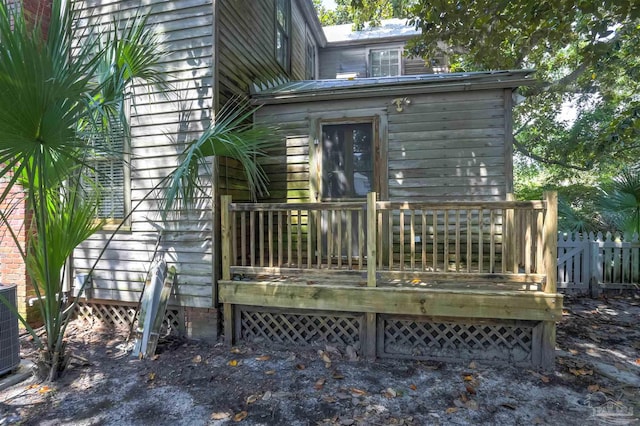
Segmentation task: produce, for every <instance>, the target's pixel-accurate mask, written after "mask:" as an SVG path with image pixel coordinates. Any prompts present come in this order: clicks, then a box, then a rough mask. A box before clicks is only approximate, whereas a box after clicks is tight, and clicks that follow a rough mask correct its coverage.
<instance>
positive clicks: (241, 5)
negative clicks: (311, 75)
mask: <svg viewBox="0 0 640 426" xmlns="http://www.w3.org/2000/svg"><path fill="white" fill-rule="evenodd" d="M216 3H217V7H216V16H217V23H218V25H217V38H218V49H217V70H218V73H217V82H218V87H219V90H220V100H219V104H220V105H223V104H224V102H225V101H226V100H227V99H229V98H231V97H233V96H238V95H240V96H246V95H248V94H249V91H250V89H251V87H252V84H273V82H277V81H283V80H284V81H286V80H303V79H304V76H305V75H304V74H305V61H306V44H305V43H306V35H307V33H308V32H309V31H310V29H309V27H308V24H307V23H306V21H305V18H304V16H303V14H302V11H301V10H300V7H299V5H298V2H297V1H291V35H290V42H291V70H290V71H289V70H285V69H283V68H282V66H280V64H278V62H277V60H276V56H275V0H264V1H253V0H236V1H218V2H216Z"/></svg>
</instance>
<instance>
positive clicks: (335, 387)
mask: <svg viewBox="0 0 640 426" xmlns="http://www.w3.org/2000/svg"><path fill="white" fill-rule="evenodd" d="M565 306H566V310H565V315H564V317H563V320H562V322H561V323H560V324H559V326H558V357H557V361H556V368H555V371H552V372H537V371H533V370H528V369H523V368H514V367H497V366H490V365H483V364H482V363H476V362H471V363H468V364H465V365H461V364H453V363H452V364H444V363H438V362H413V361H397V360H378V361H376V362H366V361H362V360H354V354H353V353H345V352H346V351H345V350H344V348H336V347H332V346H330V345H322V346H318V347H312V348H307V349H299V350H295V351H292V350H291V349H283V348H274V347H265V346H259V345H241V346H237V347H234V348H231V349H230V348H228V347H225V346H223V345H222V344H217V345H213V346H212V345H207V344H205V343H202V342H196V341H187V340H178V339H175V338H172V339H168V340H166V341H164V342H162V344H161V345H160V346H159V349H158V355H157V356H156V357H155V358H154V359H148V360H138V359H132V358H131V357H130V356H129V355H128V354H127V353H126V352H125V351H124V349H125V348H126V345H125V339H126V336H127V333H126V332H120V333H114V332H101V331H99V330H86V329H78V328H75V329H74V330H73V333H72V334H71V335H70V341H69V346H70V348H71V350H72V351H73V353H75V354H77V355H79V356H81V357H83V358H85V359H86V360H88V362H84V361H82V360H81V359H79V358H76V359H74V361H73V363H72V364H71V366H70V368H69V369H68V371H67V372H66V373H65V374H64V376H63V377H62V379H61V380H60V381H58V382H56V383H54V384H48V385H47V384H43V383H36V382H34V381H33V379H32V380H28V381H26V382H23V383H20V384H18V385H15V386H13V387H11V388H8V389H6V390H4V391H0V426H4V425H9V424H20V425H48V426H53V425H164V424H167V425H169V424H170V425H232V424H243V425H441V424H447V425H448V424H455V425H478V424H492V425H520V424H523V425H524V424H526V425H531V424H534V425H535V424H550V425H589V424H640V420H639V418H640V328H639V327H638V323H639V322H640V298H639V297H638V295H632V296H629V295H627V296H625V297H622V296H618V297H614V296H609V297H608V298H603V299H599V300H592V299H587V298H574V299H572V298H567V299H565ZM24 340H25V341H24V342H23V354H22V355H23V357H25V358H29V357H32V356H34V353H33V351H32V350H31V349H30V348H31V344H30V343H29V342H28V339H24Z"/></svg>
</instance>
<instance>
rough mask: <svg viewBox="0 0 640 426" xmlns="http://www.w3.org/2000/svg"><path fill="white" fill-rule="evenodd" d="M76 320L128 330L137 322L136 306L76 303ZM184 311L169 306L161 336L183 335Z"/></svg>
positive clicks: (96, 302) (103, 302)
mask: <svg viewBox="0 0 640 426" xmlns="http://www.w3.org/2000/svg"><path fill="white" fill-rule="evenodd" d="M76 318H77V319H78V320H80V321H82V322H84V323H86V324H87V325H91V326H93V325H98V326H102V327H107V328H120V327H123V328H129V327H131V324H132V323H134V322H136V321H137V320H138V312H137V311H136V305H133V304H122V302H120V303H118V304H114V303H109V302H105V301H82V302H78V305H77V308H76ZM184 324H185V318H184V310H183V308H181V307H178V306H169V307H168V308H167V312H166V314H165V318H164V323H163V327H162V330H161V335H168V334H174V335H184V334H185V333H184V330H185V326H184Z"/></svg>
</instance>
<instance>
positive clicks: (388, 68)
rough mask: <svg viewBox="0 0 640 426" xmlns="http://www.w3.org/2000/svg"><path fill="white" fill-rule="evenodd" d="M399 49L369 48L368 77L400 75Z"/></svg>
mask: <svg viewBox="0 0 640 426" xmlns="http://www.w3.org/2000/svg"><path fill="white" fill-rule="evenodd" d="M400 55H401V51H400V49H371V50H370V51H369V67H370V70H371V71H370V77H391V76H395V75H400V74H401V72H400V66H401V64H402V61H401V57H400Z"/></svg>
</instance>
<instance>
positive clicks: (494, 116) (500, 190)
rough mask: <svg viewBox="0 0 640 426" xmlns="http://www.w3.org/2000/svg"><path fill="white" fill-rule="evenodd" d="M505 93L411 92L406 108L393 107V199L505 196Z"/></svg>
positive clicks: (390, 158)
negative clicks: (416, 93) (413, 94)
mask: <svg viewBox="0 0 640 426" xmlns="http://www.w3.org/2000/svg"><path fill="white" fill-rule="evenodd" d="M503 93H504V92H503V91H502V90H492V91H474V92H458V93H444V94H433V95H423V96H409V99H410V100H411V104H410V105H408V106H406V107H405V108H404V110H403V111H402V112H398V111H396V109H395V108H394V107H390V108H389V116H388V120H389V151H388V167H389V197H390V199H392V200H403V201H405V200H406V201H414V200H418V199H425V198H427V199H439V200H452V201H454V200H456V201H462V200H481V199H482V200H486V199H490V200H499V199H504V196H505V189H506V178H505V173H506V171H505V170H506V169H505V154H504V153H505V147H504V141H505V113H504V99H503Z"/></svg>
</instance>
